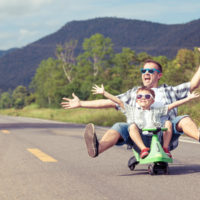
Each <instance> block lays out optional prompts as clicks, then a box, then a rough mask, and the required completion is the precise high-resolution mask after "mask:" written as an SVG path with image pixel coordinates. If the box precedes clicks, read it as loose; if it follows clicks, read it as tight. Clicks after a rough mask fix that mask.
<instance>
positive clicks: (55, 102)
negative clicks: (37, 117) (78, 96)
mask: <svg viewBox="0 0 200 200" xmlns="http://www.w3.org/2000/svg"><path fill="white" fill-rule="evenodd" d="M65 87H66V77H65V75H64V73H63V71H62V66H61V64H60V62H59V61H58V60H55V59H53V58H48V59H47V60H43V61H42V62H41V63H40V65H39V67H38V68H37V70H36V74H35V76H34V78H33V80H32V83H31V88H33V89H34V91H35V97H36V103H37V104H38V105H39V106H41V107H49V106H52V107H55V106H60V101H61V98H62V97H63V96H64V95H65V89H66V88H65Z"/></svg>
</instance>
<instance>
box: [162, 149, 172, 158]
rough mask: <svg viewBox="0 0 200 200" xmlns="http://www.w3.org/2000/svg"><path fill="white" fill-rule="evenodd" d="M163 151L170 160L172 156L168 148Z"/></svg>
mask: <svg viewBox="0 0 200 200" xmlns="http://www.w3.org/2000/svg"><path fill="white" fill-rule="evenodd" d="M163 150H164V152H165V153H166V154H167V155H168V156H169V157H170V158H172V154H171V153H170V151H169V149H168V148H163Z"/></svg>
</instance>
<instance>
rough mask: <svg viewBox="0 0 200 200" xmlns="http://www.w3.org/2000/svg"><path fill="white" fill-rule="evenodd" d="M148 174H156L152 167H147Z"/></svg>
mask: <svg viewBox="0 0 200 200" xmlns="http://www.w3.org/2000/svg"><path fill="white" fill-rule="evenodd" d="M148 172H149V174H150V175H154V174H157V171H155V169H154V165H149V166H148Z"/></svg>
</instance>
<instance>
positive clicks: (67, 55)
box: [56, 40, 78, 83]
mask: <svg viewBox="0 0 200 200" xmlns="http://www.w3.org/2000/svg"><path fill="white" fill-rule="evenodd" d="M77 43H78V41H77V40H71V41H69V42H66V43H65V44H64V45H57V48H56V56H57V58H58V60H59V61H60V62H61V66H62V69H63V72H64V74H65V76H66V78H67V80H68V82H69V83H71V82H72V80H73V74H72V72H73V68H74V65H75V64H76V59H75V56H74V50H75V48H76V46H77Z"/></svg>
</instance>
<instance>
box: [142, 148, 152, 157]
mask: <svg viewBox="0 0 200 200" xmlns="http://www.w3.org/2000/svg"><path fill="white" fill-rule="evenodd" d="M149 151H150V149H149V148H145V149H142V151H141V152H140V158H141V159H144V158H146V157H147V156H148V155H149Z"/></svg>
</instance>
